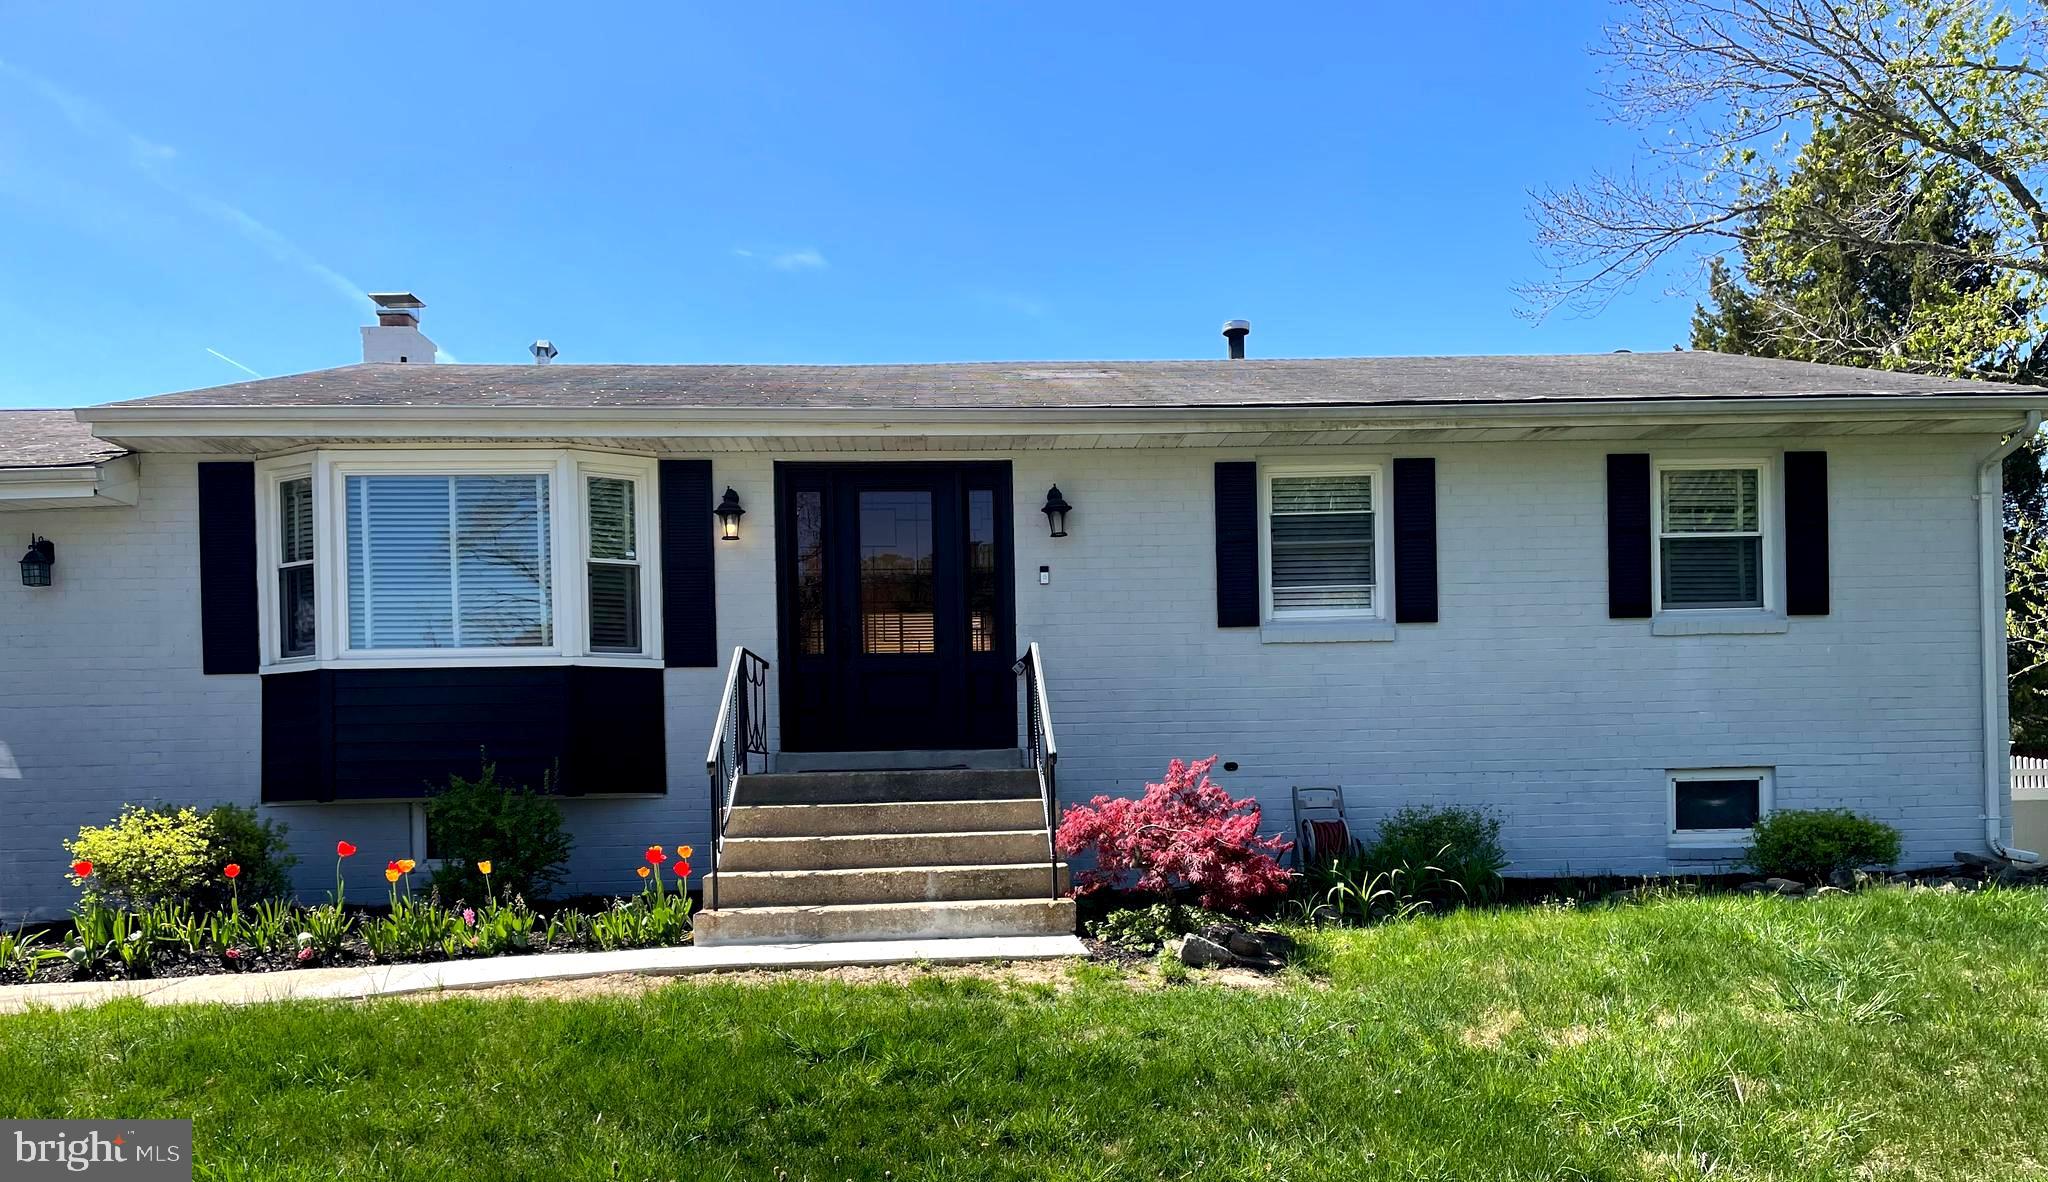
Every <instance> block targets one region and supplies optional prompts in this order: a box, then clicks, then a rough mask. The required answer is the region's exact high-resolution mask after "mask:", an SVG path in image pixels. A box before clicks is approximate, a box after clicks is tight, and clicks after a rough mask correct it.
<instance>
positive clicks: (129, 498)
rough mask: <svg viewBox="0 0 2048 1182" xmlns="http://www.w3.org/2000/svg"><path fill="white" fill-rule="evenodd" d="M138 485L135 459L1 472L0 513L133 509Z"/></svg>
mask: <svg viewBox="0 0 2048 1182" xmlns="http://www.w3.org/2000/svg"><path fill="white" fill-rule="evenodd" d="M139 485H140V481H139V479H138V477H137V472H136V464H135V457H134V456H116V457H115V458H113V459H111V460H105V461H103V462H101V463H98V464H71V465H67V466H64V467H55V468H0V511H4V510H8V509H63V508H76V509H83V508H89V507H91V506H94V505H133V504H134V503H135V498H136V494H137V492H138V491H139Z"/></svg>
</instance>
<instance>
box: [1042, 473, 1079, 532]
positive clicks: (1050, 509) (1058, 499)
mask: <svg viewBox="0 0 2048 1182" xmlns="http://www.w3.org/2000/svg"><path fill="white" fill-rule="evenodd" d="M1073 508H1074V507H1073V506H1072V505H1069V504H1067V498H1065V497H1063V496H1061V495H1060V486H1059V485H1057V484H1055V485H1053V486H1052V487H1051V488H1049V489H1046V490H1045V520H1046V524H1048V525H1050V526H1052V536H1053V537H1056V538H1064V537H1066V536H1067V514H1068V513H1070V512H1072V511H1073Z"/></svg>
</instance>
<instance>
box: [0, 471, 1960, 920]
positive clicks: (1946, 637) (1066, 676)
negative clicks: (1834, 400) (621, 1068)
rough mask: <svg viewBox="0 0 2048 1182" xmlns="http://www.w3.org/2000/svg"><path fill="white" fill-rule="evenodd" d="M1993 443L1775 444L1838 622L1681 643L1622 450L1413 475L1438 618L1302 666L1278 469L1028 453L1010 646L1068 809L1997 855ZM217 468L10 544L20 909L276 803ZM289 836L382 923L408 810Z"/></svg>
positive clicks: (619, 846) (725, 566) (613, 866)
mask: <svg viewBox="0 0 2048 1182" xmlns="http://www.w3.org/2000/svg"><path fill="white" fill-rule="evenodd" d="M1993 443H1994V441H1992V440H1989V439H1979V438H1974V437H1949V436H1921V437H1918V438H1914V439H1911V440H1905V441H1897V440H1886V439H1860V438H1831V439H1824V440H1808V441H1788V440H1781V441H1776V444H1775V447H1773V448H1772V449H1771V451H1772V452H1773V453H1775V451H1776V450H1777V449H1780V448H1805V447H1812V448H1819V449H1823V450H1826V451H1827V452H1828V453H1829V482H1830V490H1829V491H1830V499H1831V502H1832V521H1831V526H1832V531H1833V545H1832V552H1833V555H1832V556H1833V582H1832V594H1833V614H1831V615H1829V616H1827V617H1825V618H1810V619H1808V618H1800V619H1794V620H1792V621H1791V623H1790V627H1789V630H1788V631H1787V632H1785V633H1783V634H1777V635H1763V636H1692V637H1678V636H1652V635H1651V634H1650V627H1649V624H1648V623H1647V622H1645V621H1639V620H1636V621H1625V620H1610V619H1608V618H1607V603H1606V535H1605V466H1604V461H1603V457H1604V455H1605V453H1606V452H1607V451H1609V450H1615V448H1610V447H1608V446H1605V445H1600V444H1580V443H1521V444H1476V445H1475V444H1463V445H1444V446H1440V447H1436V448H1427V449H1416V448H1410V449H1404V450H1403V451H1402V452H1400V453H1399V454H1404V455H1425V454H1427V455H1434V456H1436V458H1437V461H1438V463H1437V481H1438V497H1439V510H1438V522H1439V524H1438V543H1439V572H1440V578H1441V583H1442V593H1441V608H1442V617H1443V622H1442V623H1440V624H1436V625H1404V626H1402V627H1401V628H1400V629H1399V631H1398V636H1397V638H1396V639H1395V640H1393V641H1392V642H1387V643H1353V644H1286V645H1272V644H1262V643H1261V642H1260V637H1259V633H1258V630H1257V629H1231V630H1219V629H1217V628H1216V626H1215V589H1214V582H1215V578H1214V558H1213V536H1214V535H1213V524H1212V504H1213V502H1212V495H1213V490H1212V486H1211V477H1212V471H1213V468H1212V465H1213V464H1214V463H1215V462H1216V461H1217V460H1219V459H1259V458H1266V459H1272V458H1277V457H1275V456H1273V455H1270V454H1268V455H1264V456H1262V455H1261V454H1260V453H1257V452H1254V451H1230V452H1224V451H1210V450H1186V451H1153V450H1128V451H1058V452H1044V451H1041V452H1027V453H1021V454H1018V455H1014V456H1010V457H1008V458H1010V459H1011V460H1012V462H1013V465H1014V468H1013V471H1014V480H1015V487H1016V501H1017V503H1016V523H1017V529H1016V537H1017V553H1016V569H1017V582H1018V586H1017V607H1018V611H1017V615H1018V642H1019V644H1020V645H1021V644H1022V643H1024V642H1026V641H1030V640H1037V641H1038V642H1039V643H1040V644H1041V646H1042V647H1043V649H1044V653H1045V659H1046V664H1047V669H1048V674H1049V680H1050V690H1051V693H1052V698H1053V708H1054V712H1055V716H1056V721H1057V724H1058V728H1059V737H1060V748H1061V766H1060V771H1061V774H1060V785H1061V788H1062V795H1063V796H1064V797H1065V798H1066V799H1068V800H1076V799H1082V798H1085V797H1086V796H1088V795H1092V794H1094V793H1097V792H1124V791H1130V790H1133V789H1135V788H1136V787H1138V786H1139V785H1141V784H1142V783H1144V781H1145V780H1146V779H1147V778H1156V776H1157V774H1158V773H1159V771H1160V770H1161V769H1162V768H1163V767H1164V766H1165V763H1166V761H1167V759H1168V758H1170V757H1172V756H1175V755H1182V756H1190V757H1194V756H1202V755H1208V754H1212V753H1214V754H1220V755H1221V756H1222V757H1223V758H1224V759H1226V760H1235V761H1237V762H1238V763H1239V764H1240V770H1239V771H1238V772H1237V773H1235V774H1232V775H1230V776H1228V777H1226V780H1227V784H1228V786H1229V787H1230V788H1231V789H1232V790H1233V791H1235V792H1239V793H1245V794H1252V795H1256V796H1258V797H1260V798H1261V799H1262V801H1264V802H1265V804H1266V807H1267V810H1268V818H1269V822H1270V823H1271V825H1272V826H1273V827H1274V828H1286V827H1288V825H1289V823H1290V819H1289V818H1288V817H1287V816H1286V813H1287V802H1288V788H1289V786H1290V785H1293V784H1330V783H1336V784H1342V785H1344V787H1345V788H1346V790H1347V799H1348V801H1349V803H1350V807H1351V809H1352V811H1353V813H1354V815H1355V816H1356V817H1358V818H1359V819H1360V820H1361V821H1362V822H1364V823H1365V824H1366V825H1368V826H1369V824H1370V821H1371V819H1372V818H1374V817H1376V816H1378V815H1381V814H1383V813H1384V812H1386V811H1388V810H1390V809H1392V808H1394V807H1396V806H1398V805H1400V804H1403V803H1408V802H1412V801H1446V802H1449V801H1456V802H1465V803H1477V804H1484V805H1488V806H1490V807H1493V808H1495V809H1497V810H1498V811H1499V812H1500V813H1501V814H1502V815H1503V816H1504V817H1505V818H1506V822H1507V824H1506V830H1505V837H1506V840H1507V843H1508V848H1509V853H1510V855H1511V857H1512V858H1513V859H1514V862H1515V869H1516V870H1517V871H1518V872H1522V873H1532V874H1546V873H1563V872H1571V873H1594V872H1605V871H1614V872H1623V873H1645V872H1658V871H1666V870H1670V869H1673V868H1674V864H1673V863H1672V862H1671V861H1670V860H1669V858H1668V857H1667V851H1666V848H1665V841H1664V826H1665V807H1666V806H1665V797H1664V792H1665V789H1664V781H1663V773H1664V770H1665V769H1666V768H1675V767H1708V766H1728V767H1747V766H1768V767H1774V768H1776V769H1777V800H1778V803H1779V805H1780V806H1784V807H1796V806H1808V805H1812V806H1818V805H1832V804H1844V805H1848V806H1850V807H1853V808H1857V809H1859V810H1862V811H1864V812H1868V813H1870V814H1872V815H1875V816H1878V817H1880V818H1883V819H1885V820H1888V821H1890V822H1892V823H1894V824H1896V825H1899V826H1900V827H1901V828H1902V829H1903V830H1904V831H1905V833H1906V837H1907V843H1906V855H1907V859H1908V861H1911V862H1931V861H1936V860H1939V859H1942V858H1944V857H1946V856H1947V855H1948V853H1949V852H1950V851H1951V850H1954V849H1959V848H1974V847H1975V845H1976V843H1978V841H1979V840H1980V835H1981V820H1980V817H1981V800H1982V790H1981V787H1980V785H1979V783H1978V779H1977V776H1978V768H1979V767H1980V765H1981V764H1980V758H1979V749H1978V744H1979V742H1980V739H1979V737H1978V725H1979V722H1978V717H1977V709H1978V708H1977V704H1976V703H1977V699H1976V692H1977V691H1976V676H1977V672H1976V671H1977V654H1976V639H1975V637H1976V633H1975V628H1976V620H1975V603H1976V600H1975V597H1974V586H1975V578H1976V573H1975V548H1974V538H1975V515H1974V505H1973V501H1972V493H1973V491H1974V483H1973V482H1974V479H1975V464H1976V461H1977V458H1978V457H1980V456H1981V455H1982V454H1983V453H1984V452H1986V451H1988V450H1989V448H1990V447H1991V446H1992V445H1993ZM1634 446H1635V447H1636V449H1638V450H1649V451H1653V452H1655V453H1656V454H1659V455H1666V454H1669V455H1678V454H1724V455H1725V454H1740V455H1757V454H1763V452H1764V449H1763V448H1761V447H1753V446H1735V447H1727V446H1722V447H1715V448H1709V449H1702V448H1698V447H1690V448H1688V447H1683V446H1677V447H1673V448H1668V449H1666V448H1659V447H1657V446H1655V445H1634ZM789 458H793V459H819V458H825V457H820V456H793V457H789ZM888 458H900V457H894V456H891V457H888ZM933 458H936V457H933ZM193 463H194V461H193V459H192V458H190V457H171V456H146V457H144V462H143V490H142V501H141V504H140V505H139V506H138V507H136V508H134V509H97V510H70V511H62V512H49V513H30V514H9V515H7V516H6V517H5V518H4V521H5V523H6V524H7V525H9V526H11V527H13V528H12V530H11V533H12V534H17V535H20V537H21V538H23V539H26V537H27V535H28V533H29V531H31V530H34V531H36V532H40V533H44V534H47V535H49V536H50V537H52V538H54V539H56V541H57V543H58V565H57V585H56V586H55V587H52V588H50V589H48V590H46V591H40V592H39V591H34V590H31V589H29V588H24V587H21V586H20V585H19V582H18V580H14V579H12V578H7V579H0V646H4V648H0V651H4V653H5V654H6V655H5V657H4V658H0V669H4V672H5V676H4V677H0V743H5V744H7V746H8V748H9V750H10V751H11V752H12V755H13V757H14V760H15V762H16V764H17V765H18V766H19V768H20V773H21V778H20V779H18V780H0V915H4V916H13V915H16V914H19V913H22V912H30V913H47V912H51V911H54V910H58V909H61V908H62V907H63V906H64V905H65V904H66V903H67V902H68V899H69V895H70V889H69V888H68V887H67V886H66V885H65V884H64V882H63V877H62V874H63V866H64V862H65V858H64V855H63V852H62V850H61V848H60V847H59V845H58V842H59V841H60V840H61V839H62V838H63V837H64V836H65V835H67V834H68V833H70V832H71V831H73V830H75V829H76V828H77V826H78V825H79V824H81V823H84V822H87V821H95V820H100V819H104V818H105V817H107V816H110V815H111V814H112V813H113V812H114V811H115V809H116V808H117V807H118V805H119V804H120V803H121V802H122V801H124V800H152V799H157V798H163V799H170V800H181V801H182V800H191V801H196V802H204V801H210V800H216V799H222V800H240V801H253V800H254V799H255V797H256V792H257V756H258V751H257V741H258V738H257V737H258V718H257V702H258V690H257V685H256V679H255V678H253V677H211V678H209V677H204V676H202V675H201V674H200V673H199V651H198V602H197V595H198V591H197V571H196V558H195V556H194V544H195V540H196V522H195V520H194V509H193V503H194V502H193V484H194V468H193ZM714 476H715V479H716V481H717V486H718V487H719V488H721V489H722V488H723V487H724V486H725V485H727V484H730V485H732V486H733V487H734V488H735V489H736V490H737V491H738V492H739V493H740V495H741V498H742V499H743V501H744V502H745V503H746V505H747V506H748V507H749V510H750V511H749V513H748V515H747V519H746V530H745V536H744V537H743V539H742V540H741V541H740V542H738V543H736V544H721V545H720V546H719V547H718V558H719V562H720V566H719V589H718V596H719V599H718V610H719V638H718V639H719V646H720V649H721V651H729V650H730V649H731V647H732V646H733V645H735V644H745V645H748V646H749V647H752V648H754V649H755V650H756V651H758V652H760V653H762V654H763V655H764V656H767V657H768V658H769V659H770V660H771V661H772V660H774V659H775V656H776V651H775V619H774V611H775V595H774V581H773V580H774V560H773V555H774V514H773V513H772V512H771V508H772V505H773V503H774V491H773V462H772V457H769V456H751V455H749V456H734V457H724V458H720V459H719V460H718V461H717V464H716V470H715V473H714ZM1055 482H1056V483H1058V484H1059V485H1060V487H1061V489H1062V491H1064V492H1065V493H1066V495H1067V497H1068V499H1069V500H1071V501H1073V502H1074V504H1075V505H1076V506H1077V509H1076V511H1075V513H1074V515H1073V518H1072V524H1071V530H1072V536H1070V537H1068V538H1065V539H1060V540H1057V541H1055V540H1053V539H1051V538H1049V537H1047V536H1046V530H1045V527H1044V518H1043V517H1042V516H1040V514H1039V512H1038V507H1039V505H1040V503H1041V502H1042V499H1043V497H1044V493H1045V489H1046V486H1047V485H1049V484H1052V483H1055ZM1042 564H1043V565H1050V566H1051V567H1052V575H1053V581H1052V583H1051V585H1050V586H1044V587H1041V586H1039V585H1038V581H1037V572H1038V568H1039V566H1040V565H1042ZM666 678H667V684H668V688H669V702H668V720H669V735H668V744H669V762H670V785H669V786H670V792H669V795H668V796H666V797H663V798H659V799H639V800H601V799H599V800H577V801H571V802H569V803H568V804H567V805H566V812H567V814H568V817H569V819H570V824H571V827H572V829H573V831H574V833H575V836H576V840H577V850H576V853H575V856H574V858H573V860H572V864H571V882H570V884H569V888H570V889H571V890H572V891H584V890H589V891H616V890H625V889H633V888H635V887H637V886H638V880H637V879H636V878H634V877H633V868H634V866H635V865H636V864H637V862H636V859H637V856H638V851H639V850H640V849H641V848H643V847H644V846H645V845H646V844H647V843H649V842H660V843H662V844H664V845H672V844H676V843H679V842H684V841H689V842H693V843H695V844H697V845H698V846H700V847H701V846H702V845H703V844H704V841H703V836H704V832H705V824H706V816H707V805H706V796H707V794H706V786H705V779H704V775H703V765H702V753H703V749H704V743H705V741H706V739H707V738H708V736H709V731H710V726H711V716H712V711H713V709H714V707H715V699H716V696H717V693H718V689H719V686H720V684H721V681H722V678H723V671H722V670H712V669H678V670H670V671H669V672H668V673H667V675H666ZM0 767H4V761H0ZM271 811H272V812H273V813H274V814H275V815H277V816H279V817H280V818H282V819H284V820H286V821H287V822H288V823H289V824H290V825H291V826H292V828H293V837H294V845H295V846H296V847H298V848H299V849H300V851H301V854H302V856H303V857H304V859H305V863H304V864H303V865H302V866H301V868H300V881H301V885H302V886H303V887H304V888H306V889H309V890H314V891H317V890H319V889H320V888H321V886H322V884H324V883H330V882H331V881H332V872H333V860H332V859H333V841H334V839H335V837H337V836H345V837H348V838H349V839H350V840H352V841H355V842H356V843H357V844H358V845H360V846H361V847H362V849H363V855H362V856H360V857H358V858H357V859H356V860H355V864H354V865H353V866H352V867H351V869H352V871H353V873H352V874H351V878H350V890H351V891H352V892H362V893H363V894H362V896H361V897H374V896H375V895H378V894H381V893H382V890H383V886H382V882H381V878H380V877H379V875H378V873H377V871H378V870H379V869H380V868H381V867H382V865H383V861H384V859H385V858H388V857H395V856H399V855H400V854H402V853H404V852H406V850H407V849H408V848H409V844H408V843H409V839H408V827H407V819H406V813H405V810H404V809H403V808H399V807H392V806H376V805H327V806H303V805H302V806H285V807H280V808H277V809H274V810H271ZM702 861H703V859H702V858H701V856H700V858H699V863H700V865H701V864H702Z"/></svg>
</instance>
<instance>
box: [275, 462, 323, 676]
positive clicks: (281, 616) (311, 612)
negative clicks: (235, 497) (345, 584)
mask: <svg viewBox="0 0 2048 1182" xmlns="http://www.w3.org/2000/svg"><path fill="white" fill-rule="evenodd" d="M275 489H276V493H275V495H276V498H277V514H276V520H277V655H278V656H279V657H280V658H292V657H310V656H312V655H313V646H314V644H315V638H316V636H317V629H318V627H319V616H318V611H317V609H318V601H319V592H318V589H317V586H316V578H315V573H314V570H315V568H314V558H313V478H312V477H311V476H292V477H288V478H286V479H284V480H280V481H278V482H277V484H276V485H275Z"/></svg>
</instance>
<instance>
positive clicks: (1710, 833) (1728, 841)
mask: <svg viewBox="0 0 2048 1182" xmlns="http://www.w3.org/2000/svg"><path fill="white" fill-rule="evenodd" d="M1775 779H1776V776H1775V775H1774V770H1773V769H1771V768H1767V767H1705V768H1683V769H1678V770H1674V771H1668V772H1665V773H1664V830H1665V834H1666V841H1667V842H1668V843H1669V844H1671V845H1675V846H1723V845H1740V844H1745V843H1747V842H1748V841H1749V839H1750V838H1751V837H1752V836H1753V835H1754V834H1755V832H1756V831H1755V830H1754V829H1680V828H1679V827H1678V786H1679V785H1680V784H1682V783H1684V782H1686V781H1689V780H1755V781H1756V782H1757V784H1756V815H1757V819H1758V820H1762V819H1763V818H1765V817H1768V816H1770V815H1771V810H1772V808H1774V807H1775V803H1776V802H1775V798H1776V795H1777V789H1776V784H1775V783H1774V781H1775Z"/></svg>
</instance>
